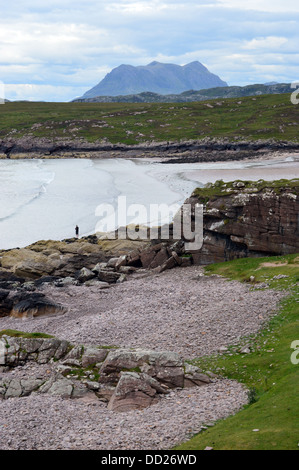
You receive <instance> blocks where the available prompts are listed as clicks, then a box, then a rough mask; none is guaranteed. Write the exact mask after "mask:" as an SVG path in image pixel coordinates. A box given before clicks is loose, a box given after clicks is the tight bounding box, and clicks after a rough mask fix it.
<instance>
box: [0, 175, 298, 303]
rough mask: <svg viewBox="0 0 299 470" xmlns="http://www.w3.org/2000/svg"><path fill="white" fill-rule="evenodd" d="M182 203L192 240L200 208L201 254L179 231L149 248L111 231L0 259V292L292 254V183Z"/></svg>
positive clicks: (235, 185)
mask: <svg viewBox="0 0 299 470" xmlns="http://www.w3.org/2000/svg"><path fill="white" fill-rule="evenodd" d="M185 203H186V204H189V207H190V208H191V215H192V217H191V229H192V232H193V233H194V230H195V223H194V214H195V206H196V205H197V204H200V205H203V208H204V211H203V246H202V248H201V249H198V250H195V251H190V250H189V251H188V249H187V247H188V245H187V244H186V242H187V240H186V239H185V238H184V237H183V231H182V233H181V238H179V239H175V237H174V235H173V224H170V226H169V227H167V230H166V233H169V237H168V238H167V239H165V237H164V238H163V232H164V230H162V229H163V227H160V228H159V229H158V235H157V236H156V238H155V239H154V240H152V239H151V237H150V235H151V233H150V229H149V228H143V229H144V230H147V231H148V233H147V234H146V233H145V235H147V238H146V239H142V240H130V237H129V236H128V237H127V239H125V240H123V239H118V232H117V231H116V232H115V233H113V234H111V235H112V239H109V236H108V239H107V234H105V235H104V236H103V234H97V235H93V236H90V237H86V238H82V239H80V240H75V239H70V240H64V241H62V242H55V241H41V242H37V243H35V244H33V245H31V246H29V247H27V248H23V249H15V250H8V251H2V252H0V289H1V288H2V289H6V288H7V289H13V288H16V287H19V286H20V285H24V282H25V281H27V283H28V281H31V282H33V284H32V285H31V286H32V288H33V289H34V287H37V286H38V285H41V284H42V283H44V282H52V283H53V284H54V285H57V286H59V287H64V286H66V285H76V284H82V283H85V284H86V285H90V286H97V287H98V288H99V289H101V288H107V287H109V286H110V285H114V284H117V283H120V282H123V281H125V280H126V279H127V276H128V275H130V274H134V273H139V272H140V270H147V271H154V272H158V273H160V272H162V271H165V270H166V269H172V268H174V267H177V266H180V267H186V266H190V265H191V264H209V263H214V262H222V261H228V260H232V259H235V258H241V257H250V256H273V255H284V254H290V253H297V252H299V228H298V227H299V224H298V214H299V180H298V179H294V180H291V181H286V180H280V181H272V182H265V181H263V180H260V181H257V182H252V181H235V182H230V183H224V182H223V181H217V182H216V183H215V184H213V185H212V184H210V185H207V186H206V187H204V188H199V189H196V190H195V191H194V193H193V194H192V196H191V197H190V198H189V199H187V200H186V201H185ZM138 228H139V229H140V227H138ZM121 230H123V228H122V229H121ZM144 230H143V232H144ZM143 232H142V236H143V235H144V233H143ZM176 237H177V235H176ZM120 238H121V237H120ZM188 242H190V240H188ZM28 287H29V286H28ZM2 295H3V296H4V294H2ZM0 302H1V297H0ZM3 311H4V307H3Z"/></svg>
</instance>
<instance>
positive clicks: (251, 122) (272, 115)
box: [0, 94, 299, 145]
mask: <svg viewBox="0 0 299 470" xmlns="http://www.w3.org/2000/svg"><path fill="white" fill-rule="evenodd" d="M298 109H299V108H298V106H295V105H293V104H292V103H291V101H290V96H289V95H288V94H281V95H261V96H257V97H254V98H253V97H245V98H229V99H221V100H219V99H215V100H213V99H211V100H208V101H206V102H192V103H43V102H38V103H36V102H12V103H6V104H5V105H3V106H0V139H4V138H8V137H11V138H19V137H23V136H29V137H46V138H49V139H56V138H67V139H74V138H82V139H85V140H87V141H90V142H94V141H103V140H108V141H109V142H111V143H123V144H130V145H131V144H136V143H140V142H145V141H157V142H160V141H180V140H186V139H202V138H204V137H211V138H223V137H225V138H228V139H229V140H244V139H246V140H258V139H276V140H289V141H294V142H298V126H299V114H298Z"/></svg>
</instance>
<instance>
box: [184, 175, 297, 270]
mask: <svg viewBox="0 0 299 470" xmlns="http://www.w3.org/2000/svg"><path fill="white" fill-rule="evenodd" d="M211 188H214V189H215V191H216V192H217V193H218V195H217V196H215V195H214V196H213V197H209V196H208V195H207V194H205V190H206V189H205V188H199V189H197V190H196V191H195V192H194V193H193V195H192V196H191V198H189V200H188V202H189V203H190V204H191V206H192V207H195V205H196V204H198V203H200V204H204V218H203V229H204V230H203V232H204V233H203V235H204V241H203V246H202V248H201V250H197V251H195V252H194V253H192V258H193V262H194V264H197V265H205V264H210V263H217V262H223V261H229V260H233V259H236V258H245V257H265V256H277V255H284V254H291V253H297V252H298V251H299V225H298V213H299V182H298V180H296V179H294V180H291V181H283V180H282V181H272V182H269V183H267V182H265V181H262V180H261V181H257V182H247V181H246V182H234V183H233V184H231V183H223V182H216V183H215V184H214V185H211ZM211 188H209V190H210V189H211Z"/></svg>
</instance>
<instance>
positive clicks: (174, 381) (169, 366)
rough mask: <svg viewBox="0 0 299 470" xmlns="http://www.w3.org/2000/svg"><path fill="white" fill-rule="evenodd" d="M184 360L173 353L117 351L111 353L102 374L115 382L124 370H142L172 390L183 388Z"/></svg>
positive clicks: (104, 363)
mask: <svg viewBox="0 0 299 470" xmlns="http://www.w3.org/2000/svg"><path fill="white" fill-rule="evenodd" d="M183 365H184V364H183V359H182V358H181V357H180V356H179V355H178V354H175V353H172V352H167V351H166V352H155V351H148V350H143V349H134V350H131V349H117V350H115V351H111V352H110V353H109V354H108V356H107V358H106V360H105V361H104V362H103V364H102V367H101V369H100V374H103V375H106V376H108V377H111V379H112V380H111V382H112V383H113V382H115V380H117V377H118V376H119V373H120V372H121V371H122V370H132V369H134V370H136V369H138V370H140V371H141V372H145V373H146V374H147V375H150V376H151V377H154V378H156V379H157V380H158V381H159V382H160V383H163V384H166V385H167V386H168V387H170V388H174V387H183V385H184V367H183Z"/></svg>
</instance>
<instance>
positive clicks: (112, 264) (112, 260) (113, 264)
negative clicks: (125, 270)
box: [107, 258, 119, 268]
mask: <svg viewBox="0 0 299 470" xmlns="http://www.w3.org/2000/svg"><path fill="white" fill-rule="evenodd" d="M118 260H119V258H110V259H109V261H108V262H107V267H108V268H115V267H116V263H117V262H118Z"/></svg>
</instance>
